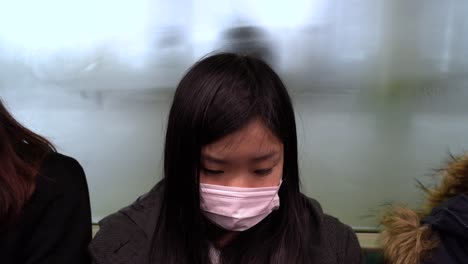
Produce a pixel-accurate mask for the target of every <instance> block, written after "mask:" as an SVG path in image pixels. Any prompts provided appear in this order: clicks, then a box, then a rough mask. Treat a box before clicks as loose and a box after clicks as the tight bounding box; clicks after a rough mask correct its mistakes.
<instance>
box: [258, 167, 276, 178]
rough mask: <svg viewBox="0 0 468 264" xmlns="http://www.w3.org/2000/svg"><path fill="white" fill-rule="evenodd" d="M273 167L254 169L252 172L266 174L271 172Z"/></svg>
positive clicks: (259, 174)
mask: <svg viewBox="0 0 468 264" xmlns="http://www.w3.org/2000/svg"><path fill="white" fill-rule="evenodd" d="M272 170H273V169H271V168H270V169H261V170H255V171H254V173H255V174H257V175H258V176H266V175H268V174H270V173H271V171H272Z"/></svg>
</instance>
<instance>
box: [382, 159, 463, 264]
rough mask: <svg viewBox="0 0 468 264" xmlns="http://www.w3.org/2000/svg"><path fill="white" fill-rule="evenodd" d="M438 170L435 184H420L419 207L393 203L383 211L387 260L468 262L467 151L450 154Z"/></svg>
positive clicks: (396, 262)
mask: <svg viewBox="0 0 468 264" xmlns="http://www.w3.org/2000/svg"><path fill="white" fill-rule="evenodd" d="M439 173H440V175H441V182H440V183H439V184H438V185H437V186H436V187H435V188H425V187H423V189H424V191H425V192H426V194H427V199H426V201H425V204H424V205H423V207H422V208H421V209H420V210H412V209H409V208H407V207H403V206H394V207H393V208H392V210H389V211H387V212H386V213H385V214H384V215H383V217H382V220H381V223H382V225H383V226H384V231H383V232H382V234H381V241H382V245H383V251H384V255H385V259H386V261H387V263H392V264H420V263H422V264H434V263H443V264H461V263H468V154H465V155H463V156H460V157H452V161H451V162H450V163H449V164H448V166H447V167H446V168H445V169H443V170H440V172H439Z"/></svg>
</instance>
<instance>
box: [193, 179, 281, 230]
mask: <svg viewBox="0 0 468 264" xmlns="http://www.w3.org/2000/svg"><path fill="white" fill-rule="evenodd" d="M280 186H281V183H280V184H279V185H278V186H274V187H262V188H239V187H226V186H221V185H211V184H203V183H201V184H200V196H201V197H200V208H201V209H202V211H203V213H204V215H205V216H206V217H207V218H208V219H209V220H210V221H211V222H213V223H214V224H216V225H218V226H220V227H222V228H224V229H226V230H231V231H244V230H247V229H249V228H251V227H253V226H255V225H256V224H258V223H259V222H260V221H262V220H263V219H265V217H267V216H268V215H269V214H270V213H271V212H272V211H273V210H276V209H278V208H279V205H280V200H279V196H278V190H279V188H280Z"/></svg>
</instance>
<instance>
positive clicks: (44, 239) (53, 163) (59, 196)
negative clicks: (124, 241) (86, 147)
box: [0, 101, 91, 264]
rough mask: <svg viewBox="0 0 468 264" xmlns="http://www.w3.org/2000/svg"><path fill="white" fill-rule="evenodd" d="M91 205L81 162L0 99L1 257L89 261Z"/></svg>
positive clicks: (34, 263) (36, 262) (32, 263)
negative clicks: (20, 119) (29, 126)
mask: <svg viewBox="0 0 468 264" xmlns="http://www.w3.org/2000/svg"><path fill="white" fill-rule="evenodd" d="M90 240H91V211H90V203H89V194H88V187H87V183H86V178H85V174H84V171H83V169H82V168H81V166H80V164H79V163H78V162H77V161H76V160H74V159H72V158H70V157H67V156H64V155H61V154H59V153H57V151H56V149H55V148H54V146H53V145H52V144H51V143H50V142H49V141H48V140H46V139H45V138H44V137H42V136H39V135H37V134H36V133H34V132H32V131H31V130H29V129H27V128H25V127H24V126H22V125H21V124H20V123H19V122H18V121H16V120H15V119H14V118H13V116H12V115H11V114H10V113H9V112H8V111H7V109H6V107H5V106H4V105H3V104H2V102H1V101H0V263H8V264H12V263H15V264H16V263H18V264H23V263H24V264H26V263H27V264H42V263H44V264H46V263H47V264H55V263H57V264H63V263H67V264H75V263H76V264H78V263H80V264H81V263H89V261H90V260H89V256H88V254H87V250H86V248H87V245H88V243H89V241H90Z"/></svg>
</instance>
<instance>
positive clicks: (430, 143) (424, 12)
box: [0, 0, 468, 228]
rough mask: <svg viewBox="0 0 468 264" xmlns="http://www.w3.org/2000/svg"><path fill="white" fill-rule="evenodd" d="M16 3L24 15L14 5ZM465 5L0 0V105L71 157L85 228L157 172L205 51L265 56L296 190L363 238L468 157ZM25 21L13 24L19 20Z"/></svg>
mask: <svg viewBox="0 0 468 264" xmlns="http://www.w3.org/2000/svg"><path fill="white" fill-rule="evenodd" d="M26 4H27V5H26ZM467 12H468V2H466V1H463V0H448V1H435V0H434V1H433V0H430V1H427V0H426V1H423V0H413V1H403V0H397V1H384V0H350V1H340V0H331V1H325V0H310V1H306V0H295V1H263V0H262V1H246V0H245V1H208V0H178V1H171V2H170V3H169V2H168V1H150V0H138V1H118V2H115V1H109V0H100V1H91V0H88V1H53V0H47V1H40V3H25V2H23V1H0V96H1V98H2V100H3V101H4V102H5V103H6V104H7V105H8V106H9V108H10V109H11V110H12V112H13V113H14V115H15V116H16V117H17V118H18V119H19V120H21V121H22V122H23V123H24V124H25V125H26V126H28V127H30V128H32V129H33V130H35V131H37V132H38V133H41V134H43V135H45V136H46V137H48V138H50V139H51V140H52V141H53V142H54V143H55V144H56V145H57V147H58V149H59V150H60V151H61V152H63V153H65V154H68V155H71V156H73V157H75V158H77V159H78V160H79V161H80V162H81V164H82V165H83V167H84V168H85V171H86V173H87V176H88V184H89V187H90V191H91V202H92V211H93V218H94V220H95V221H98V220H99V219H101V218H102V217H104V216H106V215H107V214H110V213H112V212H114V211H116V210H118V209H119V208H121V207H123V206H125V205H127V204H129V203H130V202H132V201H133V200H134V199H136V198H137V197H138V196H139V195H140V194H142V193H144V192H146V191H148V190H149V189H150V188H151V186H152V185H153V184H154V183H155V182H157V181H158V180H159V179H160V178H161V173H162V151H163V145H164V133H165V125H166V121H167V114H168V110H169V107H170V103H171V99H172V94H173V92H174V89H175V86H176V84H177V82H178V80H179V79H180V77H181V76H182V75H183V73H184V71H185V70H186V69H187V68H188V67H189V66H190V65H191V64H192V63H194V62H195V61H196V60H198V59H199V58H200V57H202V56H203V55H205V54H207V53H209V52H212V51H221V50H226V51H239V52H247V53H251V54H255V55H257V56H260V57H262V58H263V59H265V60H266V61H268V62H269V63H270V64H271V65H272V67H273V68H275V70H277V71H278V73H279V74H280V75H281V77H282V78H283V79H284V81H285V82H286V84H287V85H288V87H289V90H290V92H291V95H292V97H293V101H294V105H295V108H296V115H297V123H298V134H299V143H300V145H299V151H300V153H299V154H300V166H301V173H302V186H303V190H304V192H305V193H307V194H308V195H310V196H312V197H314V198H317V199H318V200H319V201H320V202H321V203H322V205H323V207H324V209H325V211H326V212H329V213H331V214H333V215H335V216H337V217H339V218H340V219H341V220H342V221H344V222H345V223H347V224H350V225H352V226H354V227H356V228H373V227H375V226H376V221H375V219H374V218H373V217H372V214H374V213H375V211H376V210H378V208H379V207H380V206H381V205H382V204H385V203H387V202H391V201H398V202H403V203H408V204H410V205H417V204H418V202H419V200H420V199H421V196H420V192H418V190H417V188H416V184H415V179H419V180H421V181H423V182H425V183H427V184H431V183H432V181H433V179H432V178H430V177H426V176H425V175H427V174H428V173H430V172H431V170H432V169H434V168H438V167H439V166H440V165H441V164H442V161H444V160H446V158H447V157H448V153H449V152H452V153H455V154H457V153H460V152H462V151H463V150H466V149H467V147H468V103H466V102H468V88H467V85H468V79H467V77H466V76H468V75H467V73H468V51H467V49H466V48H465V47H466V46H467V45H468V18H467V17H466V13H467ZM19 18H27V19H19Z"/></svg>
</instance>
